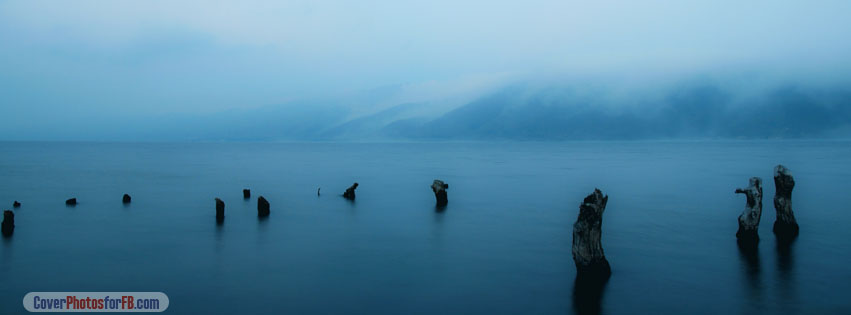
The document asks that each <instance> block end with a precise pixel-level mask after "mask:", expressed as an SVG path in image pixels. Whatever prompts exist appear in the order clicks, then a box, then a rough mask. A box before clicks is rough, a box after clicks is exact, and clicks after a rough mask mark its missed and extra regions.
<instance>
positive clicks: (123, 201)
mask: <svg viewBox="0 0 851 315" xmlns="http://www.w3.org/2000/svg"><path fill="white" fill-rule="evenodd" d="M130 200H131V198H130V195H128V194H124V197H121V202H122V203H130Z"/></svg>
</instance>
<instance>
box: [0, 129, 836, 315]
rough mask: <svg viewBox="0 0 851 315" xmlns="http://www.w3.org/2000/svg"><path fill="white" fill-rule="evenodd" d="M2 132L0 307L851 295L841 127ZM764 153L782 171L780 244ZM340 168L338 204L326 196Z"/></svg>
mask: <svg viewBox="0 0 851 315" xmlns="http://www.w3.org/2000/svg"><path fill="white" fill-rule="evenodd" d="M0 147H2V148H3V150H2V153H0V205H3V208H4V209H11V204H12V201H13V200H19V201H21V202H22V203H23V206H22V207H21V208H19V209H16V210H15V213H16V224H17V228H16V230H15V233H14V236H13V237H12V238H10V239H4V240H3V241H2V245H0V313H2V314H15V313H21V312H24V310H23V307H22V303H21V299H22V298H23V296H24V295H25V294H26V293H27V292H30V291H162V292H165V293H166V294H167V295H168V296H169V298H170V300H171V304H170V307H169V310H168V312H169V313H199V314H201V313H211V314H230V313H240V314H263V313H284V312H286V313H293V314H315V313H322V314H335V313H359V314H409V313H423V314H435V313H456V314H459V313H465V314H469V313H490V314H503V313H514V314H518V313H520V314H530V313H555V314H563V313H571V312H574V311H575V310H576V308H577V306H580V305H579V304H591V305H592V306H593V305H595V304H599V306H600V307H601V309H602V311H603V312H604V313H607V314H633V313H681V314H684V313H689V314H718V313H727V314H729V313H734V314H751V313H769V314H770V313H778V314H779V313H783V314H796V313H801V314H804V313H845V314H848V313H851V300H849V292H851V211H849V210H851V209H849V206H848V205H849V204H851V194H849V193H848V191H849V188H851V184H849V178H851V165H849V162H851V142H806V141H793V142H779V141H764V142H566V143H429V144H416V143H412V144H333V143H318V144H233V143H227V144H225V143H223V144H102V143H97V144H94V143H0ZM777 163H783V164H785V165H786V166H787V167H789V168H790V169H791V170H792V172H793V175H794V176H795V179H796V181H797V186H796V187H795V191H794V194H793V196H794V199H793V200H794V202H793V205H794V210H795V214H796V216H797V219H798V223H799V224H800V227H801V235H800V237H799V238H798V240H797V241H796V242H795V243H794V245H793V246H792V248H791V249H790V250H789V251H788V252H783V251H778V249H777V247H776V244H775V239H774V235H773V234H772V233H771V227H772V224H773V223H774V216H775V212H774V208H773V204H772V202H771V198H773V196H774V184H773V181H772V179H771V176H772V169H773V167H774V166H775V165H776V164H777ZM751 176H761V177H763V179H764V180H765V188H764V189H765V199H764V208H763V217H762V224H761V227H760V236H761V237H762V241H761V243H760V245H759V246H760V247H759V253H758V256H756V257H755V258H751V259H748V258H746V257H744V256H743V255H741V254H740V252H739V250H738V248H737V246H736V239H735V232H736V229H737V223H736V217H737V216H738V215H739V213H740V212H741V211H742V209H743V208H744V205H745V198H744V196H743V195H736V194H734V193H733V190H734V189H735V188H736V187H744V186H746V185H747V182H748V178H749V177H751ZM435 178H439V179H442V180H444V181H446V182H447V183H448V184H449V185H450V188H449V191H448V192H449V206H448V207H447V209H446V210H445V211H444V212H435V209H434V195H433V194H432V192H431V190H430V189H429V185H430V184H431V181H432V180H433V179H435ZM355 181H357V182H359V183H360V187H359V188H358V190H357V195H358V197H357V201H356V202H354V203H350V202H348V201H346V200H344V199H343V198H341V197H339V194H340V193H342V192H343V190H344V189H345V188H346V187H348V186H349V185H351V183H353V182H355ZM246 187H247V188H251V190H252V194H253V195H252V199H251V200H250V201H244V200H243V199H242V191H241V190H242V189H243V188H246ZM318 187H322V192H323V194H322V196H321V197H317V196H316V189H317V188H318ZM595 187H599V188H600V189H601V190H603V192H604V193H606V194H608V195H609V203H608V207H607V210H606V213H605V215H604V221H603V246H604V249H605V251H606V256H607V257H608V260H609V261H610V262H611V265H612V269H613V275H612V277H611V279H610V280H609V282H608V284H607V285H606V287H605V290H604V292H603V295H602V298H601V299H600V300H599V301H578V303H576V305H575V303H574V300H573V298H572V296H573V291H574V278H575V267H574V264H573V260H572V258H571V240H572V224H573V222H574V221H575V220H576V217H577V214H578V209H579V203H580V202H581V201H582V198H583V197H584V196H585V195H587V194H588V193H590V192H591V191H593V189H594V188H595ZM124 193H129V194H130V195H132V197H133V202H132V204H131V205H129V206H124V205H122V204H121V196H122V194H124ZM260 195H263V196H265V197H266V199H268V200H269V201H270V203H271V206H272V215H271V216H270V217H269V218H268V220H262V221H260V220H258V219H257V211H256V197H257V196H260ZM70 197H77V199H78V201H79V204H78V205H77V206H76V207H66V206H65V205H64V200H65V199H67V198H70ZM215 197H219V198H221V199H222V200H224V201H225V203H226V219H225V223H224V224H223V225H221V226H217V225H216V222H215V204H214V201H213V198H215ZM586 306H587V305H586Z"/></svg>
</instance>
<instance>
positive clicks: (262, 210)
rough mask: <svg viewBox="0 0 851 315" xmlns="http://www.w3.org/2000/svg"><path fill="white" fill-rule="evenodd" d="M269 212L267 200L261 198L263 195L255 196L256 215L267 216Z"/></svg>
mask: <svg viewBox="0 0 851 315" xmlns="http://www.w3.org/2000/svg"><path fill="white" fill-rule="evenodd" d="M270 212H271V211H270V210H269V201H267V200H266V198H263V196H260V198H257V216H258V217H268V216H269V213H270Z"/></svg>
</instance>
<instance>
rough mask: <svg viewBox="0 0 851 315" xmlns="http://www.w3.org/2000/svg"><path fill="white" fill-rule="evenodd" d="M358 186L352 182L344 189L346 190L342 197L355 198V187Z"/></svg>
mask: <svg viewBox="0 0 851 315" xmlns="http://www.w3.org/2000/svg"><path fill="white" fill-rule="evenodd" d="M357 188H358V183H354V184H352V186H351V187H349V188H347V189H346V192H344V193H343V198H346V199H349V200H355V189H357Z"/></svg>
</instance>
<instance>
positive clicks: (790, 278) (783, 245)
mask: <svg viewBox="0 0 851 315" xmlns="http://www.w3.org/2000/svg"><path fill="white" fill-rule="evenodd" d="M794 245H795V240H794V239H792V240H790V241H784V240H780V239H778V240H777V247H776V252H777V279H778V280H779V284H778V290H779V291H780V292H779V296H778V300H779V301H781V303H783V305H782V308H783V310H784V311H789V313H795V312H796V311H797V308H798V301H797V298H798V295H797V292H796V283H795V274H794V269H795V258H794V253H793V252H794Z"/></svg>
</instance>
